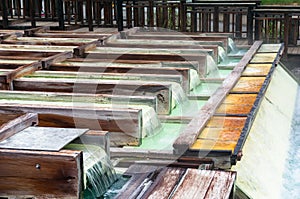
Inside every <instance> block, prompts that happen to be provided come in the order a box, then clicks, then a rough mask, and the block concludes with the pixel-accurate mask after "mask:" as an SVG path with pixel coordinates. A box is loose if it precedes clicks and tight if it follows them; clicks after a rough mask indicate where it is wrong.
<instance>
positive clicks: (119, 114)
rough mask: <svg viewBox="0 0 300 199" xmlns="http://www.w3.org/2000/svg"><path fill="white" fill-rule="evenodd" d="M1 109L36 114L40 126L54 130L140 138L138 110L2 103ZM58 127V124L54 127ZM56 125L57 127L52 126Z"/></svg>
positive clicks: (140, 118)
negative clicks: (51, 127)
mask: <svg viewBox="0 0 300 199" xmlns="http://www.w3.org/2000/svg"><path fill="white" fill-rule="evenodd" d="M0 109H1V110H5V111H23V112H32V113H38V114H39V118H41V117H42V116H43V118H41V119H43V121H41V123H40V125H41V126H47V125H45V121H47V123H46V124H50V126H51V125H53V126H56V127H57V126H63V125H66V126H67V127H70V126H71V127H72V128H73V127H79V126H80V128H89V129H92V130H104V131H110V132H126V135H130V136H132V137H134V138H137V139H139V138H141V136H142V134H141V128H142V123H141V122H142V113H141V110H140V109H133V108H132V109H113V108H97V107H94V108H93V109H92V108H91V107H90V108H89V107H86V108H82V107H79V108H77V107H72V106H69V107H68V106H61V105H60V106H56V105H42V104H40V105H39V106H37V105H36V104H21V103H18V104H16V103H9V102H8V103H1V104H0ZM56 123H57V124H56ZM55 124H56V125H55Z"/></svg>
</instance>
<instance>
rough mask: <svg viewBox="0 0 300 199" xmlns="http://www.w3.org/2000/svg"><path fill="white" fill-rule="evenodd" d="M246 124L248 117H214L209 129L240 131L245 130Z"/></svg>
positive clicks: (208, 125) (209, 123)
mask: <svg viewBox="0 0 300 199" xmlns="http://www.w3.org/2000/svg"><path fill="white" fill-rule="evenodd" d="M245 122H246V117H224V116H213V117H212V118H211V119H210V120H209V122H208V123H207V127H209V128H221V127H222V128H223V129H236V128H238V129H240V128H243V127H244V125H245Z"/></svg>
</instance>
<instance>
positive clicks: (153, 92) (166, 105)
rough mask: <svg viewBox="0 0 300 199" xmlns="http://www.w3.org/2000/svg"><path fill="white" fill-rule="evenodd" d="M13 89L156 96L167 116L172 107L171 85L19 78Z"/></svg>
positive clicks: (162, 111) (159, 109)
mask: <svg viewBox="0 0 300 199" xmlns="http://www.w3.org/2000/svg"><path fill="white" fill-rule="evenodd" d="M13 87H14V90H23V91H46V92H67V93H70V92H71V93H89V94H116V95H130V96H133V95H135V96H140V95H146V96H157V97H158V98H159V99H158V101H157V103H158V106H157V107H158V112H159V113H160V114H169V113H170V111H171V107H172V100H171V92H172V91H171V84H168V83H152V82H138V81H125V82H122V81H117V80H102V81H98V80H76V79H75V80H71V79H51V78H20V79H17V80H15V81H14V82H13Z"/></svg>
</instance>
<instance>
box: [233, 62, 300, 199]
mask: <svg viewBox="0 0 300 199" xmlns="http://www.w3.org/2000/svg"><path fill="white" fill-rule="evenodd" d="M297 88H298V84H297V83H296V82H295V81H294V80H293V79H292V78H291V77H290V76H289V75H288V73H286V72H285V70H284V69H283V68H282V67H281V66H279V65H278V66H277V68H276V69H275V71H274V74H273V76H272V80H271V82H270V85H269V87H268V90H267V92H266V94H265V96H263V100H262V103H261V105H260V108H259V110H258V113H257V115H256V117H255V120H254V123H253V125H252V127H251V130H250V132H249V135H248V137H247V140H246V142H245V145H244V147H243V157H242V159H241V161H239V162H238V163H237V165H236V166H235V167H233V170H236V171H237V173H238V176H237V182H236V185H237V186H238V187H239V188H240V189H241V190H242V191H243V192H244V193H245V194H246V195H248V196H249V197H250V198H272V199H276V198H278V199H279V198H292V199H294V198H299V194H296V195H295V196H296V197H292V195H291V194H290V191H291V190H294V191H296V189H295V187H296V186H297V183H298V186H299V175H298V174H296V172H297V171H298V173H299V169H298V167H296V164H297V161H298V163H299V159H298V160H297V157H295V156H291V155H293V154H296V153H297V151H298V152H299V144H298V146H297V143H296V142H295V143H291V144H290V143H289V139H290V140H291V139H292V140H294V141H295V140H296V139H297V138H296V137H290V131H291V125H292V120H293V113H294V109H295V106H294V104H295V101H296V97H297ZM287 91H288V92H287ZM287 100H288V101H287ZM298 101H299V100H298ZM298 107H299V103H298ZM298 114H299V111H298ZM298 114H297V113H296V117H297V115H298ZM296 117H294V119H295V118H296ZM297 125H298V124H297V123H294V127H297ZM298 135H299V131H298ZM298 138H299V137H298ZM298 140H299V139H298ZM293 144H295V145H294V148H293V149H292V150H290V153H291V154H290V155H289V154H288V151H289V149H291V146H290V145H293ZM293 150H294V151H293ZM287 158H289V159H288V160H289V164H288V166H287V165H286V160H287ZM294 158H295V159H294ZM298 158H299V155H298ZM294 160H297V161H294ZM298 166H299V164H298ZM283 176H285V178H286V180H284V178H283ZM296 176H298V178H297V177H296ZM293 180H294V181H293ZM297 181H298V182H297ZM284 182H285V183H284ZM290 182H291V183H290ZM284 184H286V185H285V188H286V191H287V192H285V194H283V195H284V197H281V190H282V187H283V185H284ZM294 193H295V192H294ZM298 193H299V191H298Z"/></svg>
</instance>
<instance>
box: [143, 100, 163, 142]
mask: <svg viewBox="0 0 300 199" xmlns="http://www.w3.org/2000/svg"><path fill="white" fill-rule="evenodd" d="M142 114H143V128H142V136H143V137H145V136H153V135H155V134H156V133H158V132H159V131H160V128H161V127H162V126H161V122H160V120H159V118H158V116H157V113H156V112H155V110H154V109H153V108H152V107H146V106H145V107H144V108H143V110H142Z"/></svg>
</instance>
